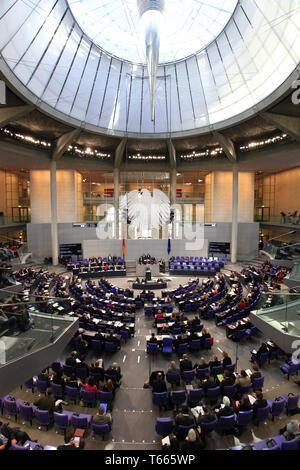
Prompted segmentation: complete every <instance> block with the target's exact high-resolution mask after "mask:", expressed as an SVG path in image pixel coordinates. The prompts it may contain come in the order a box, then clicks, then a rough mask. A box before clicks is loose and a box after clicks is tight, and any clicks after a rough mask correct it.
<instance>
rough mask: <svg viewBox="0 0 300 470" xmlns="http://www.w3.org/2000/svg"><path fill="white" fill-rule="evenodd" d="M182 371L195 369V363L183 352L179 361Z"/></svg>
mask: <svg viewBox="0 0 300 470" xmlns="http://www.w3.org/2000/svg"><path fill="white" fill-rule="evenodd" d="M179 367H180V371H181V372H183V371H188V370H193V364H192V361H191V360H190V359H188V355H187V354H183V356H182V359H181V361H180V363H179Z"/></svg>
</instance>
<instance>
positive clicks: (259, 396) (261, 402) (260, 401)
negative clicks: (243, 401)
mask: <svg viewBox="0 0 300 470" xmlns="http://www.w3.org/2000/svg"><path fill="white" fill-rule="evenodd" d="M267 405H268V402H267V400H265V399H264V396H263V393H262V392H259V391H258V392H256V401H255V402H254V403H253V412H254V416H255V415H256V414H257V410H258V409H259V408H265V407H266V406H267Z"/></svg>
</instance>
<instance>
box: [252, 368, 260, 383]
mask: <svg viewBox="0 0 300 470" xmlns="http://www.w3.org/2000/svg"><path fill="white" fill-rule="evenodd" d="M252 370H253V373H252V374H251V376H250V380H251V382H253V379H259V378H260V377H261V373H260V372H259V367H258V365H257V364H254V366H253V367H252Z"/></svg>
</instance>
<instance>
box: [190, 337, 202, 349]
mask: <svg viewBox="0 0 300 470" xmlns="http://www.w3.org/2000/svg"><path fill="white" fill-rule="evenodd" d="M200 348H201V340H200V339H193V340H192V341H191V342H190V350H191V351H199V350H200Z"/></svg>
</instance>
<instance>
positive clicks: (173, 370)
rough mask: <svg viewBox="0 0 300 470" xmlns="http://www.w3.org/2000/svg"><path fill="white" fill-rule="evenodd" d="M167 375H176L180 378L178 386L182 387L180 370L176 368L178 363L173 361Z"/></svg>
mask: <svg viewBox="0 0 300 470" xmlns="http://www.w3.org/2000/svg"><path fill="white" fill-rule="evenodd" d="M166 375H169V376H170V375H171V376H172V375H173V376H174V375H175V376H177V377H178V385H180V369H178V368H177V367H176V362H175V361H172V362H171V364H170V368H169V369H168V371H167V374H166Z"/></svg>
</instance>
